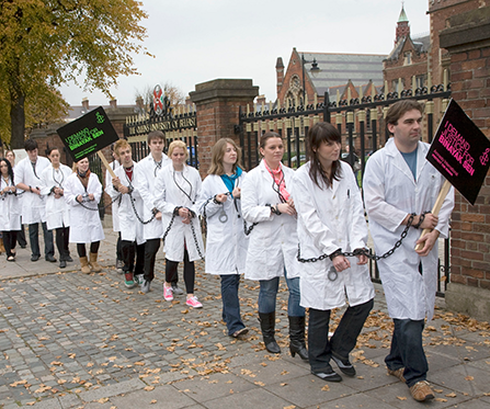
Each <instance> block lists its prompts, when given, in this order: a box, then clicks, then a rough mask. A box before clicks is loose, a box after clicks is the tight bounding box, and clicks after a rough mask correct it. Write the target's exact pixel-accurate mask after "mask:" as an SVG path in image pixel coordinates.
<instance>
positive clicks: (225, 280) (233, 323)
mask: <svg viewBox="0 0 490 409" xmlns="http://www.w3.org/2000/svg"><path fill="white" fill-rule="evenodd" d="M220 277H221V300H222V301H223V321H224V322H225V323H226V327H227V328H228V335H233V333H234V332H236V331H238V330H240V329H242V328H245V325H244V324H243V322H242V319H241V317H240V301H239V299H238V287H239V286H240V275H239V274H227V275H221V276H220Z"/></svg>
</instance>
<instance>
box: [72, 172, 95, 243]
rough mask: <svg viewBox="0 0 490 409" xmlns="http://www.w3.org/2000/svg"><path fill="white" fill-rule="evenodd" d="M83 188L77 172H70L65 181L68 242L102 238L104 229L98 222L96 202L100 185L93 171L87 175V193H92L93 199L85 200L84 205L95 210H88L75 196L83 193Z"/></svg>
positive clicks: (91, 241) (90, 240)
mask: <svg viewBox="0 0 490 409" xmlns="http://www.w3.org/2000/svg"><path fill="white" fill-rule="evenodd" d="M84 193H85V188H84V186H83V185H82V182H80V179H79V178H78V176H77V173H76V172H75V173H72V174H71V175H70V177H69V178H68V179H67V180H66V182H65V194H64V197H65V200H66V203H67V204H68V206H69V207H70V243H93V242H96V241H101V240H104V238H105V236H104V230H103V229H102V223H101V222H100V215H99V211H98V203H99V201H100V198H101V196H102V185H101V184H100V181H99V178H98V177H97V175H96V174H95V173H91V174H90V176H89V181H88V186H87V193H92V194H93V195H94V199H95V200H93V201H91V202H85V203H83V205H84V206H85V207H90V208H92V209H97V211H95V210H88V209H86V208H84V207H82V205H81V204H80V203H78V202H77V200H76V198H77V196H78V195H83V194H84Z"/></svg>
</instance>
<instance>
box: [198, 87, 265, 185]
mask: <svg viewBox="0 0 490 409" xmlns="http://www.w3.org/2000/svg"><path fill="white" fill-rule="evenodd" d="M258 94H259V87H258V86H254V85H252V80H238V79H217V80H212V81H208V82H204V83H202V84H197V85H196V90H195V91H193V92H191V93H190V97H191V100H192V102H194V103H195V104H196V115H197V136H198V149H197V155H198V158H199V171H200V172H201V176H202V177H205V176H206V174H207V171H208V169H209V167H210V165H211V148H212V147H213V145H214V143H215V142H216V141H217V140H218V139H220V138H232V139H234V140H235V141H236V142H237V144H238V145H239V137H238V135H237V134H236V133H235V125H238V122H239V121H238V120H239V118H238V113H239V108H240V106H246V105H247V104H252V103H253V100H254V98H255V97H256V96H257V95H258Z"/></svg>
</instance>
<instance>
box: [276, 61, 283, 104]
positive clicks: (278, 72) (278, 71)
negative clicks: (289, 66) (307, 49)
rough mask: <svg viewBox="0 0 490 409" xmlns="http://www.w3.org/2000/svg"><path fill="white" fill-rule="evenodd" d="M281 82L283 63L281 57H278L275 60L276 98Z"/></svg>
mask: <svg viewBox="0 0 490 409" xmlns="http://www.w3.org/2000/svg"><path fill="white" fill-rule="evenodd" d="M283 82H284V64H283V62H282V57H278V58H277V61H276V89H277V97H278V98H279V92H280V91H281V88H282V84H283Z"/></svg>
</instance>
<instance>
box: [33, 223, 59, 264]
mask: <svg viewBox="0 0 490 409" xmlns="http://www.w3.org/2000/svg"><path fill="white" fill-rule="evenodd" d="M41 225H42V228H43V235H44V256H45V257H46V256H48V255H50V256H54V243H53V231H52V230H48V227H47V226H46V222H44V223H41ZM29 241H30V243H31V253H32V256H37V257H40V256H41V251H40V250H39V223H33V224H30V225H29Z"/></svg>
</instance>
